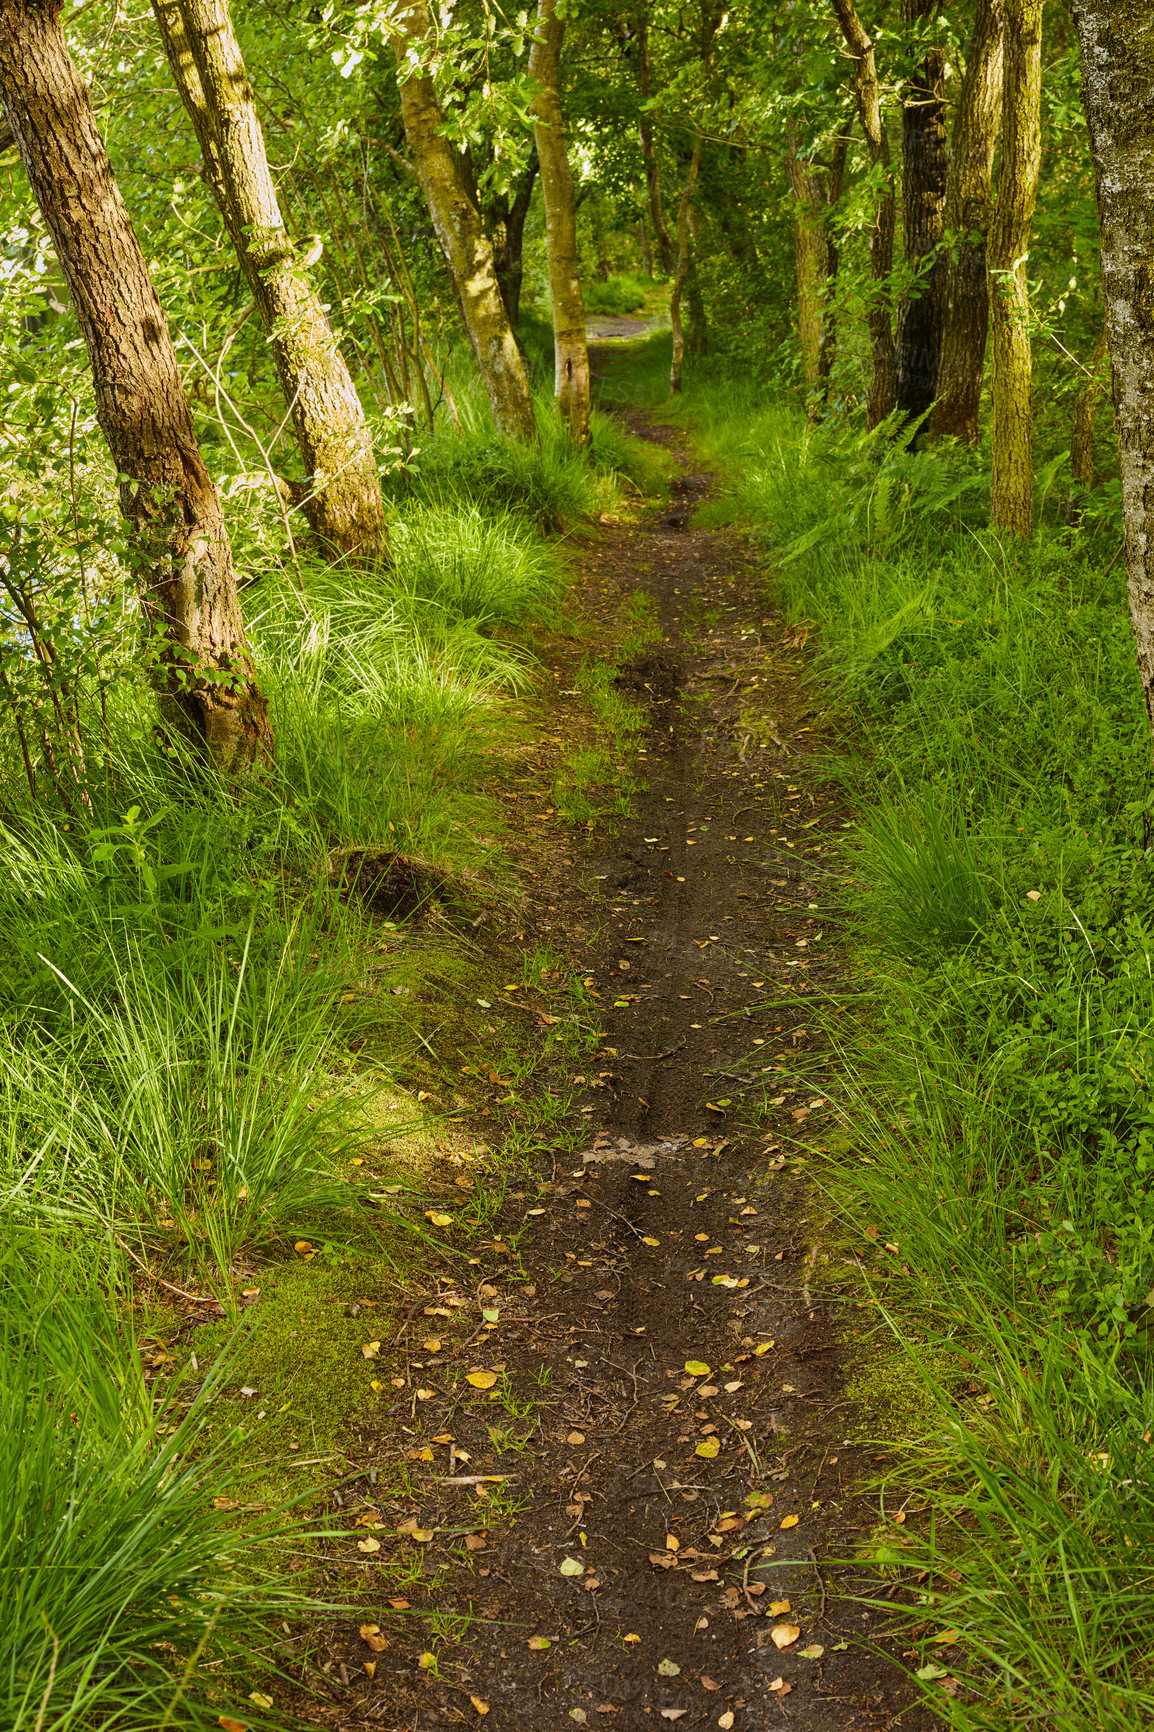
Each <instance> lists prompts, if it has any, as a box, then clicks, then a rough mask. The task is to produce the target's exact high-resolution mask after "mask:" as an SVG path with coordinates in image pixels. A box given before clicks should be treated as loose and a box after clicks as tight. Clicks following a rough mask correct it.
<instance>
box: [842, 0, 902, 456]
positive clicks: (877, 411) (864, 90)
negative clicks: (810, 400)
mask: <svg viewBox="0 0 1154 1732" xmlns="http://www.w3.org/2000/svg"><path fill="white" fill-rule="evenodd" d="M833 9H834V11H835V13H836V14H837V20H838V23H839V24H840V25H841V31H842V35H843V36H844V37H845V41H846V46H847V48H848V49H849V51H850V55H851V57H852V58H853V59H854V60H855V61H856V63H857V71H856V73H855V76H854V89H855V93H856V96H857V107H858V113H859V115H860V116H861V123H862V131H863V132H864V133H865V137H866V143H867V145H868V146H869V153H870V163H871V166H872V167H874V168H879V167H880V169H881V171H882V187H881V192H880V194H879V196H878V202H877V208H876V211H875V214H874V226H873V229H872V230H871V232H870V238H869V254H870V277H871V279H872V281H873V294H872V296H871V297H870V301H869V308H868V313H867V320H868V324H869V332H870V348H871V350H872V371H871V377H870V389H869V400H868V402H867V404H866V420H867V422H868V423H869V425H870V426H871V427H876V426H877V424H878V422H879V421H884V420H885V418H886V416H887V415H888V414H889V412H890V410H891V409H892V408H893V406H894V337H893V325H892V322H891V319H890V276H891V274H892V272H893V265H894V226H895V218H896V210H895V201H894V182H893V174H892V172H891V169H890V146H889V140H888V139H887V137H886V130H885V121H884V119H883V117H882V98H881V85H880V83H879V82H878V71H877V61H876V58H875V56H874V45H873V42H872V40H871V39H870V37H869V36H867V34H866V32H865V29H864V27H863V25H862V22H861V19H860V18H859V17H858V15H857V12H856V10H855V8H854V4H853V0H833Z"/></svg>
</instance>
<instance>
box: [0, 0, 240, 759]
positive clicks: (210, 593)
mask: <svg viewBox="0 0 1154 1732" xmlns="http://www.w3.org/2000/svg"><path fill="white" fill-rule="evenodd" d="M61 7H62V0H0V106H2V107H3V110H4V114H5V116H6V118H7V120H8V123H9V125H10V127H11V129H12V132H13V134H14V136H15V139H16V143H17V145H18V146H19V149H20V155H21V157H22V159H23V161H24V166H25V168H26V170H27V172H28V179H29V181H30V182H31V185H32V191H33V193H34V194H35V197H36V201H37V203H38V204H39V206H40V209H41V210H42V212H43V213H44V220H45V222H46V223H47V225H48V229H49V231H50V233H51V235H52V239H53V242H54V243H55V246H56V252H57V256H58V257H59V260H60V264H61V267H62V269H63V271H64V275H65V277H66V279H67V282H68V287H69V291H70V292H71V295H72V304H73V306H74V307H75V309H76V315H77V318H78V319H79V321H80V329H81V331H82V332H83V335H84V341H85V344H86V345H87V349H88V355H89V359H90V361H91V363H92V375H93V383H94V385H95V388H96V415H97V420H98V421H99V423H100V429H101V432H102V433H103V434H104V437H105V439H106V441H107V443H108V449H109V452H110V453H111V456H112V461H113V463H114V464H115V466H116V472H117V474H118V476H119V477H120V508H121V510H122V511H123V513H124V515H125V517H126V518H127V519H128V521H129V523H130V524H131V525H132V529H133V544H134V547H135V560H136V567H137V575H138V581H139V585H140V592H141V602H142V606H143V611H144V616H145V619H146V621H147V623H148V626H149V628H150V631H151V647H152V648H153V651H154V653H153V654H152V656H151V657H150V661H151V671H152V678H153V681H154V684H155V685H156V688H157V691H158V694H159V697H160V704H161V711H162V714H163V715H164V717H165V720H166V721H167V723H168V724H169V726H171V727H173V728H174V729H175V730H177V731H179V732H180V733H182V734H183V735H184V736H185V737H186V738H187V739H189V740H190V741H192V742H193V744H194V745H195V746H196V747H197V749H198V750H200V751H202V752H203V753H204V754H205V755H206V756H207V757H208V758H209V759H210V760H211V761H212V762H213V763H214V764H215V765H216V766H217V767H218V768H219V769H220V770H222V771H226V772H230V771H234V770H239V769H243V768H246V767H248V766H250V765H252V764H253V763H254V762H260V761H262V760H268V759H270V758H271V757H272V752H273V740H272V731H271V729H270V727H269V721H268V712H267V709H266V706H265V703H264V699H263V698H262V696H261V693H260V689H259V687H258V685H257V681H256V672H255V669H254V666H253V661H252V656H251V653H250V651H249V647H248V644H247V642H246V641H245V635H244V626H243V623H242V620H241V610H240V598H239V596H238V594H237V585H236V574H235V571H234V569H233V563H232V550H231V548H230V546H229V540H228V533H227V531H226V529H225V525H224V518H223V516H222V514H221V508H220V500H219V497H218V495H217V491H216V488H215V486H214V485H213V481H212V477H211V476H210V474H209V472H208V470H207V469H206V467H205V465H204V462H203V460H202V458H201V455H200V449H199V446H198V443H197V438H196V429H195V427H194V425H193V420H192V414H191V411H190V409H189V406H188V400H187V398H186V397H185V394H184V388H183V385H182V384H181V378H180V370H179V368H178V366H177V360H176V352H175V350H174V348H173V345H172V339H171V337H170V336H169V332H168V325H167V323H166V321H165V317H164V312H163V310H162V308H161V305H160V302H159V300H158V299H157V295H156V290H155V288H154V287H153V283H152V278H151V277H150V275H149V272H148V266H147V265H146V264H145V261H144V255H143V253H142V252H141V250H140V245H139V243H138V241H137V238H136V233H135V231H134V229H133V227H132V223H131V221H130V219H129V216H128V212H127V210H126V209H125V206H124V201H123V199H122V198H121V196H120V188H119V187H118V186H117V183H116V177H115V176H114V174H113V172H112V165H111V164H110V162H109V160H108V153H107V151H106V150H105V148H104V141H103V139H102V138H101V136H100V133H99V130H98V128H97V125H96V117H95V115H94V114H93V111H92V102H91V98H90V97H89V93H88V89H87V87H86V86H85V84H84V82H83V80H82V79H81V78H80V76H79V74H78V73H77V70H76V67H75V66H74V65H73V62H72V59H71V56H70V55H69V53H68V48H67V45H66V43H65V40H64V34H63V31H62V30H61V27H60V13H61Z"/></svg>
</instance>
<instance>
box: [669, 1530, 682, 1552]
mask: <svg viewBox="0 0 1154 1732" xmlns="http://www.w3.org/2000/svg"><path fill="white" fill-rule="evenodd" d="M665 1544H666V1545H667V1546H668V1548H669V1550H670V1551H671V1552H679V1551H680V1550H681V1541H680V1540H679V1539H678V1537H677V1535H676V1534H666V1536H665Z"/></svg>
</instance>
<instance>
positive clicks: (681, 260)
mask: <svg viewBox="0 0 1154 1732" xmlns="http://www.w3.org/2000/svg"><path fill="white" fill-rule="evenodd" d="M700 167H701V134H700V133H698V135H697V137H696V139H695V140H694V144H693V157H692V160H691V162H690V164H689V173H688V174H687V175H686V177H685V189H684V191H683V192H682V194H681V200H680V202H679V204H678V206H677V270H676V271H675V273H674V277H673V287H672V289H671V290H670V294H669V324H670V327H671V329H672V332H673V358H672V360H671V361H670V364H669V391H670V395H671V396H673V397H677V396H680V394H681V376H682V368H683V366H684V362H685V332H684V330H683V328H682V324H681V295H682V291H683V290H684V288H685V278H686V274H687V272H688V270H689V207H690V205H691V204H692V202H693V189H694V187H695V186H696V185H697V173H698V170H699V169H700Z"/></svg>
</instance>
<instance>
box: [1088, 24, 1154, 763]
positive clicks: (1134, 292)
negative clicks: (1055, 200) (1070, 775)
mask: <svg viewBox="0 0 1154 1732" xmlns="http://www.w3.org/2000/svg"><path fill="white" fill-rule="evenodd" d="M1074 21H1075V25H1076V27H1077V31H1078V39H1079V43H1080V45H1081V49H1082V100H1083V102H1084V103H1085V107H1086V120H1087V123H1088V125H1089V128H1090V150H1091V154H1092V155H1093V158H1094V174H1095V178H1096V180H1097V183H1098V215H1099V219H1100V222H1101V232H1102V286H1103V291H1104V294H1105V299H1106V330H1107V334H1108V337H1109V343H1110V356H1111V359H1112V361H1113V365H1114V417H1115V427H1116V429H1117V434H1118V452H1119V457H1120V459H1121V470H1122V514H1123V522H1124V526H1125V531H1126V576H1127V587H1128V590H1129V597H1130V623H1131V625H1132V627H1133V630H1134V641H1135V645H1136V647H1137V651H1138V672H1139V674H1140V676H1141V680H1142V691H1143V693H1144V695H1145V698H1146V713H1147V715H1148V717H1149V719H1150V725H1151V728H1152V729H1154V255H1152V252H1151V236H1152V235H1154V108H1152V107H1151V93H1152V92H1154V13H1152V12H1151V10H1150V7H1149V5H1148V4H1146V0H1075V6H1074Z"/></svg>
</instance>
